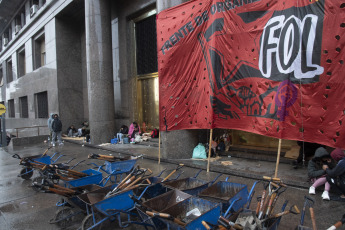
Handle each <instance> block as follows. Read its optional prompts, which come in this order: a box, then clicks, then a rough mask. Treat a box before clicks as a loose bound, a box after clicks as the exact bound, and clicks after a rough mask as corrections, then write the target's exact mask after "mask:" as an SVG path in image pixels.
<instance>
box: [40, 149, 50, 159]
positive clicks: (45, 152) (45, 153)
mask: <svg viewBox="0 0 345 230" xmlns="http://www.w3.org/2000/svg"><path fill="white" fill-rule="evenodd" d="M49 149H50V147H49V148H47V149H46V151H44V153H43V154H42V156H43V157H44V156H45V155H47V152H48V150H49Z"/></svg>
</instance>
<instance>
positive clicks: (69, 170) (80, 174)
mask: <svg viewBox="0 0 345 230" xmlns="http://www.w3.org/2000/svg"><path fill="white" fill-rule="evenodd" d="M67 171H68V172H69V173H71V174H74V175H77V176H79V177H86V176H88V175H87V174H86V173H82V172H78V171H75V170H72V169H67Z"/></svg>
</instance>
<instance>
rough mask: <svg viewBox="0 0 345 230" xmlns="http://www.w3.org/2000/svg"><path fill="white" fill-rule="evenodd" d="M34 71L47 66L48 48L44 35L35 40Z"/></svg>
mask: <svg viewBox="0 0 345 230" xmlns="http://www.w3.org/2000/svg"><path fill="white" fill-rule="evenodd" d="M33 53H34V69H38V68H40V67H41V66H44V65H45V64H46V46H45V36H44V33H41V34H39V35H38V36H36V37H35V38H34V40H33Z"/></svg>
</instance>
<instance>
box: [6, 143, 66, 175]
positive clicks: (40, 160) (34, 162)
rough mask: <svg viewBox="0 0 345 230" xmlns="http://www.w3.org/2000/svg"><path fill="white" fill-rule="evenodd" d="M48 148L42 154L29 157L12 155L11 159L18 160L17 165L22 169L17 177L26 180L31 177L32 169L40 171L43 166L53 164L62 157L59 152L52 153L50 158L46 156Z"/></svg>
mask: <svg viewBox="0 0 345 230" xmlns="http://www.w3.org/2000/svg"><path fill="white" fill-rule="evenodd" d="M50 148H51V147H49V148H47V149H46V151H45V152H44V153H43V154H39V155H35V156H30V157H20V156H19V155H18V154H14V155H13V156H12V157H13V158H17V159H19V160H20V163H19V164H20V165H23V169H22V170H21V171H20V173H19V175H18V177H21V178H22V179H24V180H28V179H30V178H31V177H32V175H33V173H34V169H38V170H41V169H42V168H43V167H44V166H45V165H49V164H53V163H55V162H56V161H57V160H59V158H60V157H62V156H63V155H62V154H60V153H59V152H56V153H54V154H53V155H52V156H49V155H47V152H48V150H49V149H50ZM54 157H55V159H54Z"/></svg>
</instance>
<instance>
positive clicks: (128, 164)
mask: <svg viewBox="0 0 345 230" xmlns="http://www.w3.org/2000/svg"><path fill="white" fill-rule="evenodd" d="M136 162H137V159H133V160H123V161H114V162H110V161H105V162H104V165H105V170H104V171H105V172H107V173H108V174H112V173H113V174H114V173H115V174H121V173H128V172H130V171H131V170H132V169H133V167H134V165H135V164H136Z"/></svg>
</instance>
